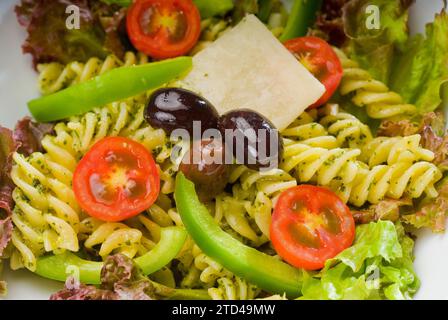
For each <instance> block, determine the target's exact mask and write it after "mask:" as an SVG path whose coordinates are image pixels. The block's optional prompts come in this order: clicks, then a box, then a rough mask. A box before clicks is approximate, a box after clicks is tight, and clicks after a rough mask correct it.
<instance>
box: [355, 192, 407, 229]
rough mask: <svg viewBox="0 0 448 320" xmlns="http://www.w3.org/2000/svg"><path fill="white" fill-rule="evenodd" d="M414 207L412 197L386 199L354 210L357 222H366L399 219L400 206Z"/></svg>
mask: <svg viewBox="0 0 448 320" xmlns="http://www.w3.org/2000/svg"><path fill="white" fill-rule="evenodd" d="M406 206H408V207H412V206H413V203H412V200H411V199H407V198H404V199H400V200H395V199H385V200H383V201H380V202H379V203H377V204H372V205H370V206H369V207H368V208H367V209H364V210H352V214H353V218H354V219H355V221H356V223H357V224H366V223H370V222H372V221H375V222H376V221H379V220H388V221H393V222H395V221H397V220H398V219H399V218H400V207H406Z"/></svg>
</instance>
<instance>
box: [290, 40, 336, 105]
mask: <svg viewBox="0 0 448 320" xmlns="http://www.w3.org/2000/svg"><path fill="white" fill-rule="evenodd" d="M285 46H286V48H287V49H288V50H289V51H290V52H291V53H293V54H294V56H295V57H296V58H297V59H298V60H299V61H300V62H301V63H302V64H303V65H304V66H305V68H307V69H308V70H309V71H310V72H311V73H312V74H313V75H314V76H315V77H316V78H317V79H318V80H319V81H320V82H322V84H323V85H324V86H325V88H326V89H327V91H326V92H325V94H324V95H323V96H322V97H321V98H320V99H319V100H318V101H317V102H316V103H314V104H313V105H312V106H310V108H317V107H320V106H321V105H323V104H325V103H326V102H327V101H328V100H329V99H330V98H331V96H332V95H333V93H334V92H335V91H336V89H337V87H338V86H339V84H340V83H341V79H342V75H343V69H342V65H341V61H340V60H339V58H338V56H337V55H336V53H335V52H334V50H333V49H332V48H331V46H330V45H329V44H328V43H327V42H326V41H324V40H322V39H320V38H316V37H301V38H295V39H291V40H288V41H286V42H285Z"/></svg>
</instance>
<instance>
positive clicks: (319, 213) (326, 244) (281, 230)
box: [270, 185, 355, 270]
mask: <svg viewBox="0 0 448 320" xmlns="http://www.w3.org/2000/svg"><path fill="white" fill-rule="evenodd" d="M270 233H271V241H272V244H273V246H274V248H275V250H276V251H277V253H278V254H279V255H280V256H281V257H282V258H283V259H284V260H285V261H287V262H288V263H290V264H291V265H293V266H295V267H297V268H303V269H306V270H317V269H321V268H322V267H323V266H324V264H325V261H327V260H328V259H331V258H333V257H335V256H336V255H337V254H338V253H340V252H341V251H342V250H344V249H346V248H348V247H349V246H350V245H351V244H352V243H353V240H354V238H355V222H354V219H353V216H352V214H351V212H350V209H349V208H348V207H347V206H346V205H345V203H344V202H343V201H342V200H341V199H340V198H339V197H338V196H337V195H336V194H334V193H333V192H332V191H330V190H327V189H324V188H321V187H315V186H310V185H301V186H297V187H294V188H290V189H288V190H286V191H284V192H283V193H282V194H281V195H280V197H279V199H278V201H277V204H276V206H275V209H274V213H273V215H272V223H271V229H270Z"/></svg>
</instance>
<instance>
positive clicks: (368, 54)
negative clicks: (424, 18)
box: [343, 0, 413, 83]
mask: <svg viewBox="0 0 448 320" xmlns="http://www.w3.org/2000/svg"><path fill="white" fill-rule="evenodd" d="M412 2H413V0H352V1H350V2H349V3H348V4H347V5H345V6H344V10H343V21H344V32H345V34H346V35H347V37H348V38H349V39H350V41H349V44H348V48H347V49H348V51H349V53H350V57H351V58H352V59H354V60H356V61H358V62H359V64H360V65H361V67H363V68H364V69H366V70H367V71H369V72H370V74H371V75H372V76H373V77H374V78H375V79H377V80H380V81H383V82H384V83H388V80H389V77H390V74H391V70H392V66H393V64H394V62H393V61H394V57H395V56H396V54H397V53H398V52H399V51H400V49H402V48H403V47H404V45H405V44H406V43H407V41H408V26H407V22H408V17H409V14H408V8H409V7H410V5H411V4H412ZM369 6H376V7H377V8H378V9H379V11H378V13H379V22H380V24H379V29H375V28H372V27H370V25H368V22H370V21H372V20H371V17H373V13H372V12H370V11H368V10H367V9H368V7H369Z"/></svg>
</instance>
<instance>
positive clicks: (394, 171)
mask: <svg viewBox="0 0 448 320" xmlns="http://www.w3.org/2000/svg"><path fill="white" fill-rule="evenodd" d="M441 178H442V172H441V171H440V170H439V169H438V168H437V166H435V165H434V164H432V163H430V162H425V161H420V162H417V163H412V162H398V163H395V164H393V165H378V166H375V167H373V168H372V169H369V168H367V166H366V167H361V169H360V170H358V176H357V178H356V181H355V182H354V183H353V184H352V187H349V188H350V189H351V190H350V199H349V202H350V203H352V204H353V205H355V206H358V207H360V206H362V205H364V204H365V203H366V202H367V201H368V202H370V203H373V204H375V203H378V202H380V201H381V200H383V199H384V198H385V197H386V196H387V197H389V198H392V199H400V198H402V197H403V196H405V195H407V196H409V197H410V198H419V197H420V196H422V194H423V193H426V195H427V196H428V197H430V198H434V197H436V196H437V191H436V189H435V188H434V184H435V183H436V182H437V181H439V180H440V179H441Z"/></svg>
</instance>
